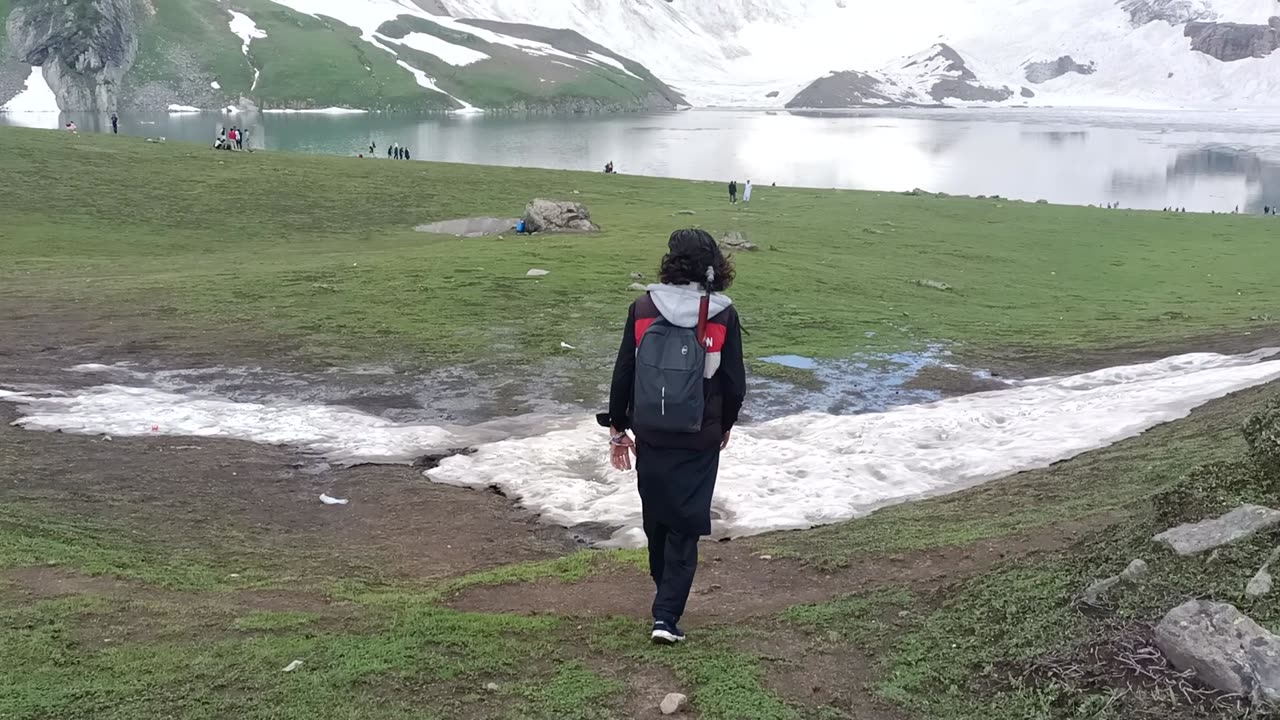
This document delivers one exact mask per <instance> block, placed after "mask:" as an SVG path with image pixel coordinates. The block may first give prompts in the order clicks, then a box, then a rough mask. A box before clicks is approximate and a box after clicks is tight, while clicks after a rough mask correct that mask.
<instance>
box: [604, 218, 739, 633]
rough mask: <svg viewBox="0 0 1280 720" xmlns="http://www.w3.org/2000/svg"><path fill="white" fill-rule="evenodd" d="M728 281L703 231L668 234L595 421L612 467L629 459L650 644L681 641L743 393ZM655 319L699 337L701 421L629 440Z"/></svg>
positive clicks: (625, 465)
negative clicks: (650, 592) (640, 367)
mask: <svg viewBox="0 0 1280 720" xmlns="http://www.w3.org/2000/svg"><path fill="white" fill-rule="evenodd" d="M708 278H710V279H709V280H708ZM733 278H734V270H733V266H732V265H731V264H730V263H729V261H728V260H727V259H726V258H725V256H724V254H723V253H722V252H721V251H720V247H719V245H718V244H717V243H716V241H715V239H714V238H712V237H711V235H709V234H708V233H707V232H706V231H704V230H696V229H691V230H678V231H676V232H675V233H673V234H672V235H671V239H670V241H669V242H668V252H667V254H666V256H665V257H663V258H662V265H661V269H660V271H659V279H660V280H661V283H659V284H656V285H650V286H649V288H648V291H647V292H646V293H645V294H644V295H643V296H642V297H640V298H639V299H638V300H636V301H635V302H634V303H632V305H631V309H630V310H629V311H628V313H627V325H626V328H625V329H624V330H623V335H622V345H621V347H619V348H618V358H617V361H616V363H615V364H614V369H613V383H612V385H611V388H610V392H609V412H608V413H607V415H602V416H601V418H600V421H601V424H604V425H608V426H609V427H610V428H611V432H612V437H611V439H610V451H611V455H610V460H611V462H612V464H613V466H614V467H615V468H617V469H618V470H630V469H631V458H632V456H633V455H634V456H635V468H636V474H637V476H638V481H639V482H638V485H639V490H640V503H641V507H642V509H643V515H644V532H645V536H646V537H647V538H648V545H649V574H650V576H651V577H652V578H653V582H654V586H655V588H656V592H655V596H654V600H653V630H652V633H651V639H652V640H653V641H654V642H656V643H663V644H674V643H678V642H682V641H683V640H684V639H685V635H684V632H682V631H681V630H680V628H679V626H678V623H679V622H680V619H681V617H682V616H683V615H684V611H685V605H686V604H687V603H688V600H689V591H690V589H691V588H692V587H693V577H694V573H695V572H696V570H697V567H698V540H699V538H701V537H703V536H705V535H710V534H711V498H712V494H713V493H714V491H715V484H716V475H717V473H718V471H719V467H720V452H721V451H722V450H724V449H725V448H726V447H727V446H728V445H729V436H730V433H732V431H733V426H734V425H735V424H736V423H737V422H738V414H739V412H740V411H741V410H742V404H743V401H744V399H745V398H746V367H745V365H744V363H743V359H742V330H741V326H740V325H739V321H738V312H737V310H736V309H735V308H734V307H733V301H732V300H730V299H729V298H728V297H726V296H725V295H724V294H722V293H723V291H724V290H725V289H727V288H728V287H729V285H730V284H731V283H732V282H733ZM704 305H705V310H704V309H703V308H704ZM659 319H661V320H664V321H665V323H666V324H667V325H668V326H675V327H676V328H689V329H692V328H697V331H698V337H699V339H700V340H701V341H702V342H704V343H705V349H706V353H705V360H704V365H705V367H704V368H703V369H702V370H703V373H702V377H703V378H704V381H703V383H702V399H703V401H704V402H703V404H702V422H701V424H700V427H699V428H698V429H697V430H696V431H690V432H666V431H652V430H649V431H646V430H644V429H637V430H636V431H635V437H634V439H633V438H632V437H631V435H630V434H628V431H629V430H631V429H632V428H633V423H632V420H633V415H634V410H635V406H636V401H637V398H636V397H635V393H636V392H637V383H636V354H637V348H638V347H639V342H640V341H642V340H643V339H644V336H645V333H646V331H648V330H649V329H650V328H652V327H653V326H654V323H655V322H657V321H658V320H659ZM664 398H666V395H664ZM664 402H665V400H664Z"/></svg>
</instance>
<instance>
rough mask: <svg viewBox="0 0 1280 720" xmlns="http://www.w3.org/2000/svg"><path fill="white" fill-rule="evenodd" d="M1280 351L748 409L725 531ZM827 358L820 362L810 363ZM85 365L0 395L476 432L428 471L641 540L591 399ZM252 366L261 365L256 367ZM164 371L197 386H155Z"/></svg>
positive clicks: (1094, 426)
mask: <svg viewBox="0 0 1280 720" xmlns="http://www.w3.org/2000/svg"><path fill="white" fill-rule="evenodd" d="M1278 352H1280V351H1276V350H1272V351H1265V352H1264V351H1259V352H1258V353H1252V354H1250V355H1243V356H1223V355H1214V354H1195V355H1183V356H1179V357H1174V358H1168V359H1166V360H1161V361H1159V362H1155V363H1147V364H1142V365H1132V366H1125V367H1117V368H1109V369H1106V370H1100V371H1098V372H1093V373H1086V374H1083V375H1076V376H1071V377H1062V378H1044V379H1038V380H1032V381H1026V382H1022V383H1018V384H1017V385H1015V386H1011V387H1008V388H1006V389H1003V390H995V391H991V392H984V393H978V394H973V395H965V396H961V397H955V398H951V399H948V400H944V401H940V402H926V403H920V404H913V405H907V406H902V407H897V408H894V409H891V410H888V411H885V412H876V413H864V414H859V415H837V414H832V413H825V412H812V411H806V412H798V413H795V414H789V415H786V416H783V417H778V418H777V419H774V420H771V421H768V422H762V423H758V424H754V425H744V426H742V427H740V428H739V429H738V430H737V431H736V432H735V433H734V440H733V443H732V444H731V445H730V448H729V450H728V451H727V453H726V457H725V458H724V461H723V462H722V463H721V474H720V478H719V482H718V486H717V494H716V499H715V512H716V514H717V517H719V518H721V521H720V523H719V527H718V532H719V533H721V534H727V535H747V534H753V533H760V532H766V531H771V530H779V529H789V528H801V527H808V526H812V525H817V524H823V523H830V522H836V521H840V520H845V519H848V518H851V517H856V516H858V515H861V514H865V513H867V512H869V511H871V510H873V509H875V508H877V507H880V506H883V505H885V504H889V503H893V502H900V501H903V500H907V499H911V498H916V497H921V496H924V495H930V494H936V493H941V492H948V491H953V490H956V489H959V488H962V487H967V486H969V485H972V484H975V483H979V482H983V481H986V480H990V479H994V478H997V477H1001V476H1004V475H1008V474H1011V473H1016V472H1020V471H1024V470H1028V469H1032V468H1036V467H1043V466H1046V465H1049V464H1051V463H1053V462H1057V461H1059V460H1064V459H1067V458H1070V457H1073V456H1075V455H1077V454H1079V453H1081V452H1084V451H1087V450H1091V449H1094V448H1098V447H1102V446H1105V445H1108V444H1110V443H1113V442H1116V441H1117V440H1121V439H1123V438H1126V437H1130V436H1132V435H1135V434H1138V433H1140V432H1143V431H1145V430H1146V429H1148V428H1150V427H1152V426H1154V425H1156V424H1159V423H1162V422H1167V421H1169V420H1174V419H1177V418H1180V417H1183V416H1185V415H1186V414H1187V413H1189V412H1190V411H1191V410H1192V409H1194V408H1196V407H1198V406H1199V405H1201V404H1203V403H1205V402H1207V401H1209V400H1212V399H1214V398H1217V397H1221V396H1223V395H1226V394H1228V393H1231V392H1235V391H1237V390H1242V389H1244V388H1247V387H1251V386H1253V385H1258V384H1262V383H1266V382H1270V381H1273V380H1277V379H1280V360H1272V359H1269V358H1271V357H1272V356H1273V355H1275V354H1277V353H1278ZM935 361H936V358H929V357H927V354H920V353H917V354H909V355H905V356H904V355H886V356H883V357H878V356H877V357H872V356H868V357H863V358H859V359H857V360H852V361H848V362H847V364H846V363H837V364H836V365H835V366H836V367H840V368H844V369H846V370H849V371H854V370H857V371H862V372H864V373H873V374H875V375H876V376H877V377H883V376H885V374H886V373H888V374H889V375H890V376H895V377H896V376H897V375H899V374H900V375H902V376H904V377H905V376H908V375H909V374H911V369H912V368H913V367H915V368H916V369H918V363H922V362H935ZM825 367H826V366H825V365H824V364H820V366H819V368H818V370H817V371H816V372H823V371H824V368H825ZM82 370H85V371H87V372H90V373H93V374H99V373H102V372H108V373H115V374H119V373H124V376H123V377H114V378H113V379H115V380H124V381H132V382H133V383H135V384H134V385H125V384H121V383H120V382H116V383H114V384H103V385H97V386H93V387H89V388H79V389H69V390H58V389H46V390H44V391H32V390H30V389H27V390H22V391H18V390H15V389H12V388H10V389H3V390H0V400H3V401H8V402H14V403H17V404H18V405H19V408H20V413H21V415H22V417H21V418H20V419H19V420H18V421H17V423H16V424H18V425H21V426H23V427H27V428H31V429H40V430H63V431H67V432H78V433H89V434H98V433H105V434H111V435H114V436H117V437H127V436H137V435H147V434H154V433H159V434H165V435H186V436H196V437H224V438H235V439H240V440H247V441H252V442H259V443H264V444H273V445H280V444H283V445H293V446H296V447H299V448H302V449H305V450H309V451H312V452H315V453H319V454H321V455H323V456H325V458H326V459H327V460H328V461H329V462H335V463H355V462H410V461H412V460H413V459H415V458H417V457H419V456H422V455H424V454H429V453H433V452H441V451H445V450H449V449H453V448H459V447H467V446H471V447H477V452H475V453H474V454H471V455H465V456H464V455H455V456H453V457H447V458H445V459H443V460H441V461H440V463H439V465H438V466H437V467H435V468H433V469H429V470H427V471H426V474H427V476H428V477H429V478H431V479H432V480H435V481H437V482H443V483H447V484H452V485H460V486H467V487H478V488H485V487H489V486H497V487H499V488H501V489H502V490H503V491H504V492H505V493H506V494H507V496H508V497H511V498H513V499H515V500H518V501H519V502H521V503H522V504H524V505H525V506H526V507H528V508H530V509H531V510H533V511H535V512H538V513H539V514H541V515H542V517H543V518H544V519H545V520H547V521H548V522H552V523H555V524H559V525H563V526H565V527H573V526H578V525H583V524H584V523H595V524H597V525H596V527H610V528H620V529H619V530H618V531H617V532H615V533H614V535H613V542H614V543H616V544H639V543H642V542H643V533H642V532H641V530H640V508H639V499H638V497H637V496H636V493H635V480H634V476H632V475H630V474H626V473H617V472H614V471H613V470H611V469H610V468H609V467H608V457H607V456H608V453H607V451H606V450H607V448H606V446H605V436H604V434H603V432H602V430H601V429H600V428H599V427H597V426H596V424H595V421H594V419H593V418H590V417H586V416H584V415H583V414H582V413H581V411H580V410H579V411H575V412H574V413H573V414H557V415H545V414H544V415H521V416H516V417H509V418H502V419H499V420H492V421H489V422H484V423H478V424H473V425H461V424H451V423H441V422H421V421H419V422H402V421H397V420H394V419H390V418H387V417H380V416H376V415H372V414H369V413H365V412H360V411H359V410H356V409H353V408H350V407H344V406H340V405H333V404H328V403H325V402H323V401H322V402H314V401H303V400H299V399H296V398H297V397H305V396H308V395H310V394H319V395H320V396H321V397H326V393H328V392H331V391H328V390H324V389H323V388H312V387H308V386H307V383H306V382H304V381H303V379H302V378H299V377H296V376H295V377H292V378H290V382H289V383H288V384H287V385H286V386H285V388H284V389H281V388H275V389H274V390H273V393H274V394H272V395H270V396H268V397H260V398H258V399H256V400H245V399H240V400H237V399H233V398H229V397H225V396H217V395H214V394H211V393H209V392H207V390H208V388H209V387H211V386H216V385H217V384H218V383H219V382H230V381H229V380H227V378H226V375H225V374H226V373H227V372H228V371H226V370H216V371H171V372H169V373H168V374H165V375H163V376H162V375H160V374H158V373H153V374H151V375H149V376H148V375H146V374H145V373H141V375H142V377H141V378H139V377H133V376H131V375H129V374H128V373H138V372H139V371H136V370H128V369H126V370H121V369H119V368H109V369H107V370H105V371H104V370H103V368H101V367H93V368H82ZM245 375H247V376H249V377H254V378H257V379H258V380H262V379H263V378H262V377H260V376H258V375H255V374H254V373H253V372H249V371H246V372H245ZM211 377H212V378H214V380H212V381H211V380H210V379H209V378H211ZM360 377H375V378H376V377H387V376H385V375H380V374H378V373H371V374H365V375H361V376H360ZM391 377H395V376H391ZM196 378H199V379H200V380H199V382H197V381H196V380H195V379H196ZM243 379H244V378H243V377H242V378H241V380H242V381H243ZM139 382H148V383H149V384H150V385H151V386H148V387H140V386H138V385H137V383H139ZM165 384H168V385H170V386H182V387H183V388H186V389H173V387H171V388H170V389H165V388H162V387H159V385H165ZM243 384H244V383H241V384H240V385H237V384H236V383H230V384H229V387H240V390H239V391H238V392H241V393H244V394H248V395H254V394H260V393H261V392H262V391H261V389H259V388H256V387H255V388H251V389H249V390H245V389H244V388H243V387H242V385H243ZM248 384H249V385H253V383H248ZM191 388H197V390H191ZM904 392H905V391H904ZM280 393H284V394H286V395H288V394H292V395H294V397H292V398H289V397H281V395H280Z"/></svg>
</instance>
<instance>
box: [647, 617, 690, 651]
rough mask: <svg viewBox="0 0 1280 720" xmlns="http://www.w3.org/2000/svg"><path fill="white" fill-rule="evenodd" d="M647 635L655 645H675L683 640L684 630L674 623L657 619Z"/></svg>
mask: <svg viewBox="0 0 1280 720" xmlns="http://www.w3.org/2000/svg"><path fill="white" fill-rule="evenodd" d="M649 637H650V639H652V640H653V642H654V644H655V645H675V644H676V643H682V642H684V631H683V630H681V629H680V628H678V627H676V624H675V623H669V622H662V621H661V620H659V621H658V622H655V623H654V624H653V633H652V634H651V635H650V636H649Z"/></svg>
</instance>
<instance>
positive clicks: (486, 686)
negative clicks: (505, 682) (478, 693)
mask: <svg viewBox="0 0 1280 720" xmlns="http://www.w3.org/2000/svg"><path fill="white" fill-rule="evenodd" d="M484 689H485V690H488V691H489V692H498V690H499V689H500V688H499V687H498V683H495V682H491V683H485V684H484Z"/></svg>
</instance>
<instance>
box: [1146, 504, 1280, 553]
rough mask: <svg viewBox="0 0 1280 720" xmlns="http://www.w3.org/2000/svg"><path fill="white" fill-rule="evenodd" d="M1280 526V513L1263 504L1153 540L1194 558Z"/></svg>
mask: <svg viewBox="0 0 1280 720" xmlns="http://www.w3.org/2000/svg"><path fill="white" fill-rule="evenodd" d="M1277 524H1280V511H1276V510H1272V509H1271V508H1266V507H1262V506H1261V505H1241V506H1240V507H1238V508H1236V509H1235V510H1232V511H1231V512H1229V513H1227V514H1226V515H1223V516H1222V517H1216V518H1211V519H1209V520H1202V521H1201V522H1198V523H1187V524H1186V525H1179V526H1178V527H1175V528H1172V529H1170V530H1165V531H1164V532H1162V533H1160V534H1159V535H1156V536H1155V537H1153V538H1152V540H1155V541H1156V542H1162V543H1164V544H1166V545H1168V546H1169V547H1170V548H1172V549H1173V551H1174V552H1176V553H1178V554H1179V555H1195V554H1197V553H1202V552H1205V551H1206V550H1214V549H1216V548H1220V547H1222V546H1223V545H1230V544H1231V543H1233V542H1236V541H1238V540H1243V539H1245V538H1247V537H1249V536H1251V535H1253V534H1254V533H1256V532H1258V531H1259V530H1265V529H1267V528H1269V527H1272V526H1274V525H1277Z"/></svg>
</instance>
